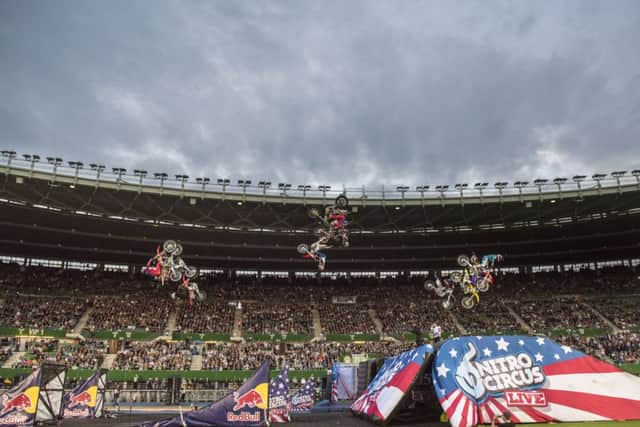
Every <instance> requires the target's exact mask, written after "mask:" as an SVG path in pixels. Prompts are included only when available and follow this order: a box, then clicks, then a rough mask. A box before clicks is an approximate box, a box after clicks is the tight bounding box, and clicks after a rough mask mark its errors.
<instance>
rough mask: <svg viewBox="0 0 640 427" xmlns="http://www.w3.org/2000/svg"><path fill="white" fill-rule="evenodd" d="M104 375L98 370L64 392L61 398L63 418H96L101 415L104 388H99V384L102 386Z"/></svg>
mask: <svg viewBox="0 0 640 427" xmlns="http://www.w3.org/2000/svg"><path fill="white" fill-rule="evenodd" d="M105 375H106V374H105V373H104V372H102V371H98V372H96V373H95V374H93V375H91V376H90V377H89V378H88V379H87V380H86V381H85V382H83V383H82V384H80V385H78V386H76V388H74V389H73V390H71V391H70V392H69V393H67V394H65V396H64V398H63V400H62V405H63V408H64V409H63V413H62V416H63V418H98V417H100V416H101V415H102V407H103V404H104V389H102V390H101V387H100V386H102V387H104V379H105V378H104V377H105ZM101 383H102V384H101Z"/></svg>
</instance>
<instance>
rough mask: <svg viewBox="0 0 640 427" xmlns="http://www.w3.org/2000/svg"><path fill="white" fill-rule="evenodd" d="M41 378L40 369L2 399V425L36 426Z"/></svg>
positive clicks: (0, 419) (0, 423)
mask: <svg viewBox="0 0 640 427" xmlns="http://www.w3.org/2000/svg"><path fill="white" fill-rule="evenodd" d="M40 376H41V370H40V369H37V370H35V371H33V373H31V375H29V376H28V377H27V378H25V379H24V381H22V382H21V383H20V384H18V385H16V386H15V387H13V388H11V389H9V390H8V391H7V392H6V393H4V394H3V395H2V397H0V425H2V426H33V425H34V421H35V418H36V410H37V409H38V399H39V397H40Z"/></svg>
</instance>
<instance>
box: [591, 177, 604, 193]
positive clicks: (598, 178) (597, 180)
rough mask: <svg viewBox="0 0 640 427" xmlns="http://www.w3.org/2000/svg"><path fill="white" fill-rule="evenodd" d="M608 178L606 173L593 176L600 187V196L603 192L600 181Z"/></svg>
mask: <svg viewBox="0 0 640 427" xmlns="http://www.w3.org/2000/svg"><path fill="white" fill-rule="evenodd" d="M606 177H607V174H606V173H596V174H593V175H591V179H593V180H594V181H595V182H596V185H597V186H598V196H599V195H600V194H601V192H602V183H601V182H600V181H602V180H603V179H605V178H606Z"/></svg>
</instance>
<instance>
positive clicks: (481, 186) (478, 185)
mask: <svg viewBox="0 0 640 427" xmlns="http://www.w3.org/2000/svg"><path fill="white" fill-rule="evenodd" d="M488 186H489V183H488V182H476V183H475V184H473V187H474V188H475V189H476V190H478V192H479V193H480V204H484V194H483V191H484V189H485V188H487V187H488Z"/></svg>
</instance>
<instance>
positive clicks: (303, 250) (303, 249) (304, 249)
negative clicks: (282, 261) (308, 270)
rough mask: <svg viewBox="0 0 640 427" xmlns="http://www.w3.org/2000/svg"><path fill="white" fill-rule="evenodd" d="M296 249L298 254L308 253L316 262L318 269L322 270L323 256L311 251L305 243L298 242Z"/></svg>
mask: <svg viewBox="0 0 640 427" xmlns="http://www.w3.org/2000/svg"><path fill="white" fill-rule="evenodd" d="M297 251H298V253H299V254H300V255H310V256H311V258H312V259H313V260H314V261H316V262H317V263H318V269H319V270H320V271H322V270H324V263H325V261H324V258H323V257H321V256H319V255H318V254H317V253H315V252H312V251H311V249H310V248H309V245H307V244H306V243H300V244H299V245H298V247H297Z"/></svg>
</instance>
